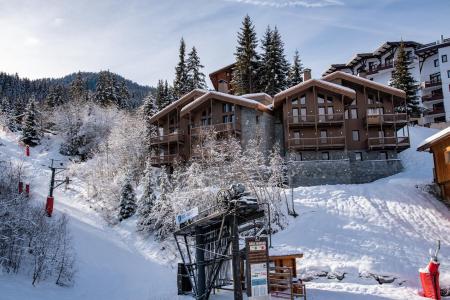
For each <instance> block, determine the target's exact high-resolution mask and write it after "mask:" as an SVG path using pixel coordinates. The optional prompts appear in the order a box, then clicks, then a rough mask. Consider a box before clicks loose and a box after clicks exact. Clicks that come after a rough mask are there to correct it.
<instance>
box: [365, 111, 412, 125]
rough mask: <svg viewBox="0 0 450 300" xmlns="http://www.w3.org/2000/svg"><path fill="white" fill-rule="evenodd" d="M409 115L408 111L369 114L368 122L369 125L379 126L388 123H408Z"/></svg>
mask: <svg viewBox="0 0 450 300" xmlns="http://www.w3.org/2000/svg"><path fill="white" fill-rule="evenodd" d="M407 122H408V115H407V114H406V113H396V114H382V115H367V116H366V124H367V125H369V126H374V125H375V126H379V125H382V124H383V125H384V124H385V125H387V124H406V123H407Z"/></svg>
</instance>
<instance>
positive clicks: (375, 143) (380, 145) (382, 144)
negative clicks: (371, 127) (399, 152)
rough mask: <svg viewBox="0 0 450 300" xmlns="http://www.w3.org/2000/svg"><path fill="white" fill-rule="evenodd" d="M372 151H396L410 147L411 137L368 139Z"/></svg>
mask: <svg viewBox="0 0 450 300" xmlns="http://www.w3.org/2000/svg"><path fill="white" fill-rule="evenodd" d="M367 141H368V144H369V148H370V149H395V148H405V147H406V148H407V147H409V137H407V136H405V137H398V136H397V137H395V136H385V137H369V138H368V139H367Z"/></svg>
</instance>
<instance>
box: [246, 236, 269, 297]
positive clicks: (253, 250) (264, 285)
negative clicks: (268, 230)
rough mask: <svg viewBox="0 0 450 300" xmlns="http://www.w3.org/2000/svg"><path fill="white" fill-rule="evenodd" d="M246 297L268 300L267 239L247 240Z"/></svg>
mask: <svg viewBox="0 0 450 300" xmlns="http://www.w3.org/2000/svg"><path fill="white" fill-rule="evenodd" d="M245 243H246V248H245V249H246V252H247V276H246V277H247V296H248V297H249V298H250V299H269V247H268V245H267V238H266V237H260V238H247V239H246V240H245Z"/></svg>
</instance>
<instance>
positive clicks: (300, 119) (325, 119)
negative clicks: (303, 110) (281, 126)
mask: <svg viewBox="0 0 450 300" xmlns="http://www.w3.org/2000/svg"><path fill="white" fill-rule="evenodd" d="M288 122H289V126H291V127H295V126H314V125H316V124H317V125H333V124H337V125H342V124H344V114H342V113H340V114H325V115H304V116H291V117H289V119H288Z"/></svg>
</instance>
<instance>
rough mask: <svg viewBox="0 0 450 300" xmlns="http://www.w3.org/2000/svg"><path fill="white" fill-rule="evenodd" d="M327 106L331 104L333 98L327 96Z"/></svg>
mask: <svg viewBox="0 0 450 300" xmlns="http://www.w3.org/2000/svg"><path fill="white" fill-rule="evenodd" d="M327 104H333V97H331V96H327Z"/></svg>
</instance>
